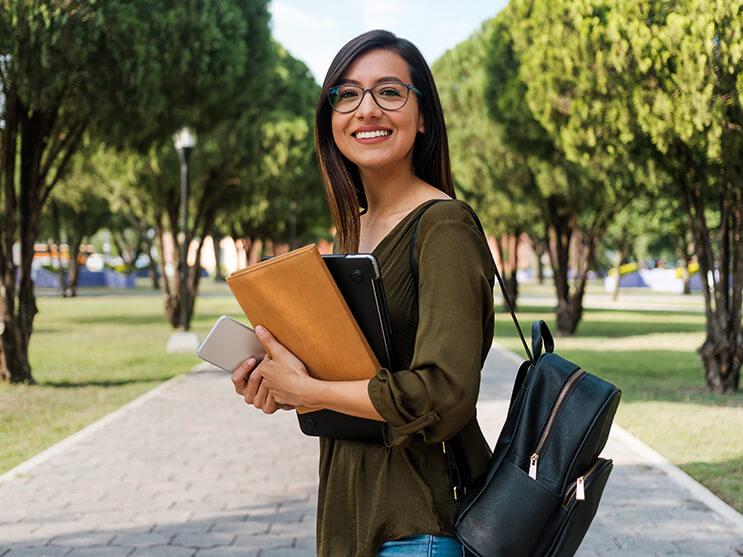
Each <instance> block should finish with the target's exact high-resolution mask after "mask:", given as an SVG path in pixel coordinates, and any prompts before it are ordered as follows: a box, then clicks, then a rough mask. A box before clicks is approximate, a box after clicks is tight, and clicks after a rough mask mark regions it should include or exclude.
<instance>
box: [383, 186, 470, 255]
mask: <svg viewBox="0 0 743 557" xmlns="http://www.w3.org/2000/svg"><path fill="white" fill-rule="evenodd" d="M455 200H456V199H454V198H452V199H445V198H436V199H427V200H426V201H424V202H423V203H421V204H420V205H418V206H417V207H415V208H413V209H411V210H410V211H409V212H408V213H407V214H406V215H405V216H404V217H403V218H401V219H400V221H399V222H398V223H397V224H396V225H395V226H393V227H392V230H390V231H389V232H388V233H387V234H386V235H385V236H384V238H382V239H381V240H380V241H379V243H377V245H376V246H375V247H374V249H373V250H372V251H371V252H370V253H371V255H374V256H376V255H377V252H378V251H379V249H380V248H381V247H382V245H384V244H385V243H387V241H388V240H389V239H390V238H392V237H393V236H394V235H395V233H396V232H397V230H398V229H399V228H402V226H403V225H404V224H405V223H406V222H408V220H409V219H410V217H411V216H413V215H414V214H417V213H418V212H419V210H420V209H422V208H423V207H426V206H427V205H429V204H433V203H434V202H436V201H455Z"/></svg>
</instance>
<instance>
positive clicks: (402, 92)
mask: <svg viewBox="0 0 743 557" xmlns="http://www.w3.org/2000/svg"><path fill="white" fill-rule="evenodd" d="M372 93H373V94H374V98H375V99H376V101H377V103H379V106H381V107H382V108H386V109H388V110H397V109H398V108H402V106H403V105H404V104H405V102H406V101H407V100H408V88H407V87H405V85H403V84H402V83H382V84H381V85H377V86H376V87H374V89H372Z"/></svg>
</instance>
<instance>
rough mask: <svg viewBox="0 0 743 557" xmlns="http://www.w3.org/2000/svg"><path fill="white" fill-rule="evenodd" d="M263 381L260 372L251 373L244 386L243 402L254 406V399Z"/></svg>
mask: <svg viewBox="0 0 743 557" xmlns="http://www.w3.org/2000/svg"><path fill="white" fill-rule="evenodd" d="M262 381H263V376H262V375H261V372H260V370H254V371H253V373H251V374H250V377H248V381H247V383H246V384H245V390H243V395H244V396H245V402H247V403H248V404H255V397H256V395H257V394H258V389H259V388H260V386H261V383H262Z"/></svg>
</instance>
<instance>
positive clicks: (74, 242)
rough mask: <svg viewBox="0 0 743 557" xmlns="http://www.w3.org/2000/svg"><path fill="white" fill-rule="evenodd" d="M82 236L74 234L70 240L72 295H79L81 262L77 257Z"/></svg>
mask: <svg viewBox="0 0 743 557" xmlns="http://www.w3.org/2000/svg"><path fill="white" fill-rule="evenodd" d="M82 240H83V239H82V238H81V237H80V236H74V237H72V238H71V241H70V276H69V280H68V285H67V286H68V288H69V295H70V296H71V297H73V298H74V297H75V296H77V283H78V281H79V280H80V263H79V262H78V260H77V258H78V256H79V255H80V244H81V243H82Z"/></svg>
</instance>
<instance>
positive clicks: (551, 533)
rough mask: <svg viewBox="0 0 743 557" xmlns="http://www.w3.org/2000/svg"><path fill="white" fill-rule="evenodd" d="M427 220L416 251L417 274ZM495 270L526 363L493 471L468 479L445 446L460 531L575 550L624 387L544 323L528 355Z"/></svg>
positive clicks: (490, 540)
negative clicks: (577, 357) (574, 355)
mask: <svg viewBox="0 0 743 557" xmlns="http://www.w3.org/2000/svg"><path fill="white" fill-rule="evenodd" d="M473 215H474V216H475V219H476V222H477V224H478V226H479V228H480V231H481V232H482V225H481V224H480V222H479V220H478V219H477V216H476V215H475V214H474V212H473ZM418 218H420V217H418ZM419 222H420V221H418V222H416V224H415V229H414V232H413V237H412V239H411V244H410V250H409V261H410V266H411V270H412V271H414V276H416V277H417V268H416V266H415V260H414V257H413V246H414V243H415V238H416V236H417V231H418V225H419ZM483 235H484V232H483ZM495 275H496V277H497V279H498V284H499V286H500V289H501V291H502V292H503V297H504V299H505V301H506V305H507V307H508V309H509V312H510V313H511V317H512V319H513V322H514V323H515V325H516V329H517V331H518V333H519V337H520V338H521V342H522V344H523V346H524V350H525V351H526V354H527V356H528V360H527V361H525V362H524V363H522V364H521V366H520V368H519V371H518V374H517V376H516V381H515V383H514V388H513V392H512V393H511V402H510V405H509V409H508V416H507V418H506V422H505V425H504V426H503V429H502V431H501V434H500V436H499V438H498V441H497V443H496V445H495V448H494V450H493V455H492V457H491V460H490V464H489V466H488V470H487V472H486V473H485V474H483V475H482V476H481V477H480V478H477V479H475V480H474V481H471V482H470V481H467V475H466V467H465V466H463V464H462V463H461V462H457V460H458V459H457V456H456V455H457V453H456V451H455V450H451V449H449V450H446V453H447V455H448V458H449V467H450V473H451V474H450V475H451V477H452V483H453V485H454V487H455V493H458V494H462V497H460V498H459V500H458V503H459V512H458V514H457V520H456V524H455V529H456V532H457V536H458V537H459V539H460V541H461V542H462V544H463V545H464V546H465V547H466V548H467V549H468V550H469V551H470V552H471V553H474V554H475V555H479V556H480V557H491V556H492V557H528V556H534V557H541V556H545V557H557V556H560V557H562V556H569V555H573V554H574V553H575V551H576V550H577V549H578V546H579V545H580V543H581V541H582V540H583V537H584V536H585V534H586V532H587V531H588V527H589V526H590V525H591V521H592V520H593V517H594V516H595V514H596V510H597V508H598V504H599V500H600V499H601V495H602V493H603V490H604V486H605V485H606V481H607V479H608V478H609V474H610V472H611V469H612V461H611V460H607V459H603V458H599V454H600V453H601V451H602V449H603V448H604V445H605V444H606V440H607V438H608V436H609V430H610V428H611V424H612V420H613V419H614V414H615V413H616V411H617V406H618V405H619V398H620V396H621V391H620V390H619V389H618V388H617V387H616V386H614V385H612V384H611V383H608V382H606V381H604V380H602V379H600V378H598V377H596V376H595V375H592V374H591V373H588V372H586V371H585V370H584V369H582V368H581V367H580V366H579V365H577V364H574V363H572V362H570V361H568V360H566V359H564V358H561V357H560V356H558V355H557V354H554V352H553V351H554V341H553V339H552V334H551V333H550V331H549V329H548V328H547V324H546V323H545V322H544V321H535V322H534V323H533V325H532V350H531V351H529V347H528V346H527V344H526V341H525V339H524V335H523V332H522V331H521V327H520V325H519V322H518V319H517V318H516V315H515V313H514V312H513V307H512V305H511V302H510V300H509V299H508V295H507V294H506V289H505V288H504V285H503V279H502V278H501V276H500V273H499V272H498V269H497V268H496V269H495Z"/></svg>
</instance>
